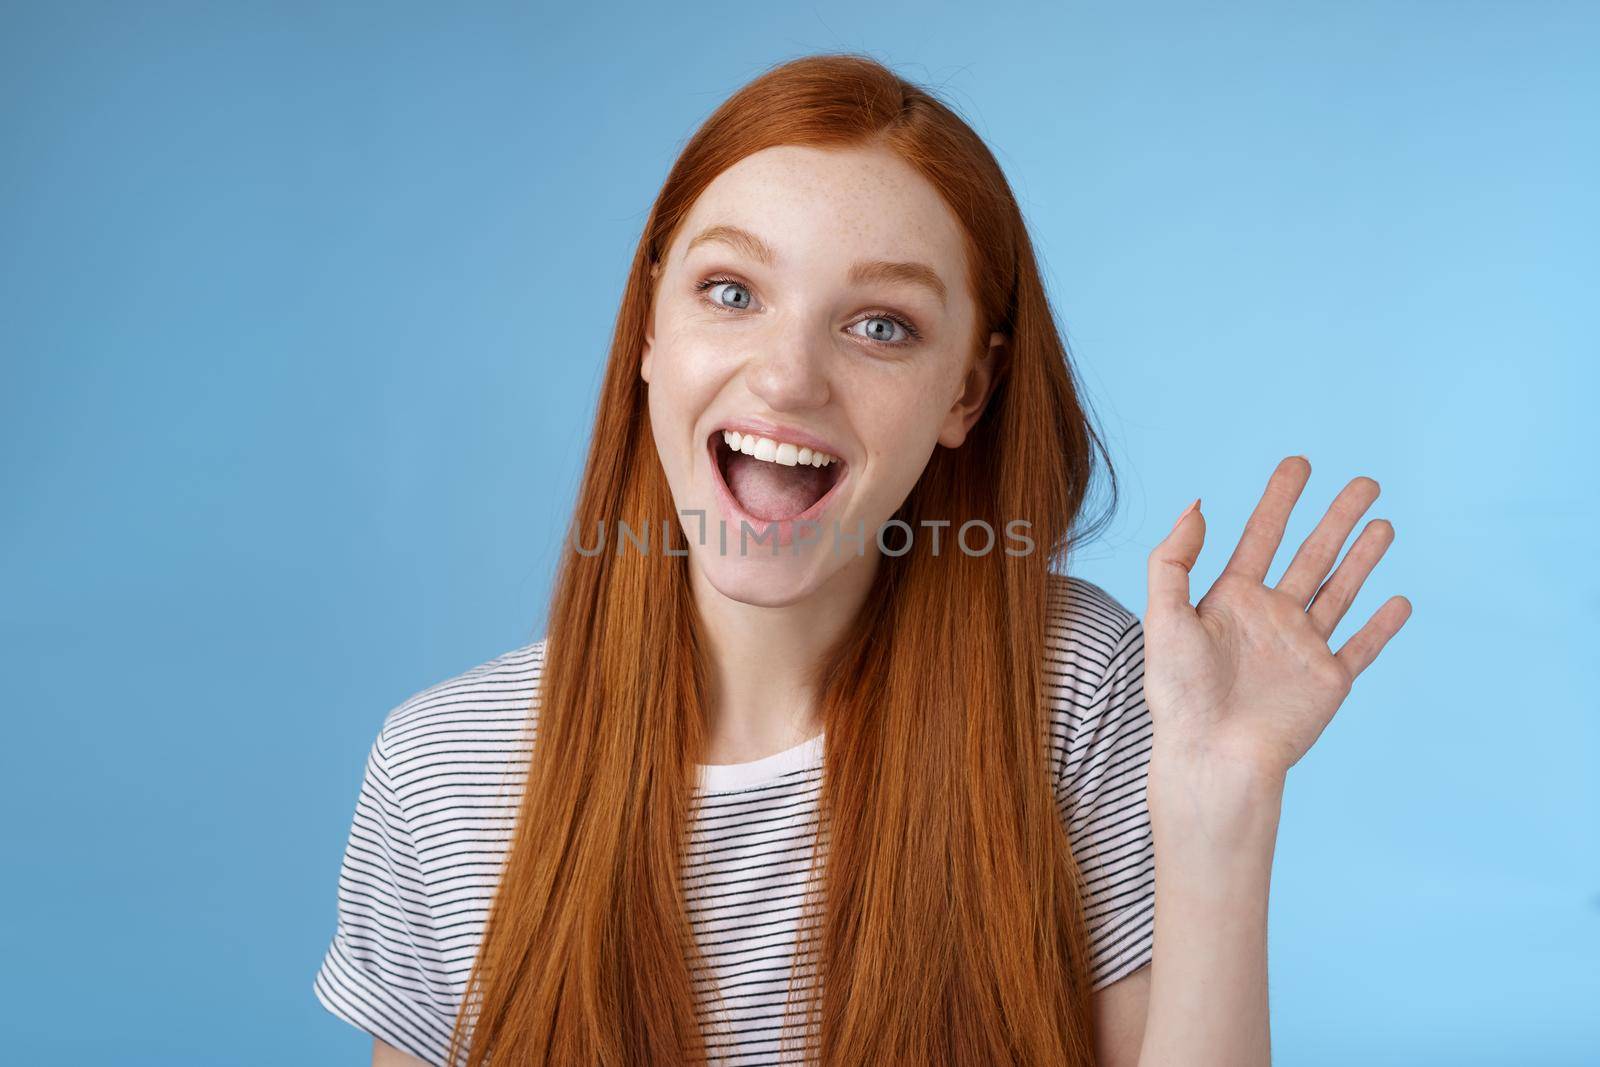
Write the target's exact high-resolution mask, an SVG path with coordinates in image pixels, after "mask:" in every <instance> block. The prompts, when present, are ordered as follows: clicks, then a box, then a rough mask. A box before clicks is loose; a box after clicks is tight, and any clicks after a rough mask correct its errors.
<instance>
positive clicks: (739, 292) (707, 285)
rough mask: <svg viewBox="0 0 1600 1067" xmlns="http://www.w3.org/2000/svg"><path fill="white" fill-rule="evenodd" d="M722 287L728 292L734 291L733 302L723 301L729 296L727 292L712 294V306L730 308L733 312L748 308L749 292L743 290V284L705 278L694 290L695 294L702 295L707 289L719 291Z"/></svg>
mask: <svg viewBox="0 0 1600 1067" xmlns="http://www.w3.org/2000/svg"><path fill="white" fill-rule="evenodd" d="M722 286H728V288H729V290H733V291H734V295H733V300H732V301H731V302H730V301H728V300H726V299H723V298H724V297H726V296H728V295H729V294H728V291H724V292H722V293H720V294H718V293H715V292H714V293H712V295H711V302H712V303H713V304H716V305H718V306H719V307H725V308H730V309H732V310H734V311H743V310H744V309H745V308H747V307H749V306H750V290H749V289H747V288H745V285H744V283H743V282H736V281H734V280H733V279H732V278H707V279H706V280H705V281H703V282H700V283H699V284H698V285H696V286H695V287H694V290H695V292H697V293H703V292H705V291H706V290H707V289H719V288H721V287H722Z"/></svg>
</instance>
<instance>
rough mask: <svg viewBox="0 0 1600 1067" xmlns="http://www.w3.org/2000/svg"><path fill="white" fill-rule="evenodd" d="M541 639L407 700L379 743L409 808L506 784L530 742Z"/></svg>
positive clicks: (391, 780)
mask: <svg viewBox="0 0 1600 1067" xmlns="http://www.w3.org/2000/svg"><path fill="white" fill-rule="evenodd" d="M544 645H545V642H544V640H543V639H540V640H538V641H534V642H531V643H529V644H526V645H522V646H519V647H517V648H514V649H511V650H509V651H507V652H503V653H501V654H500V655H498V656H495V657H494V658H493V659H490V660H486V661H484V662H483V663H480V664H478V665H477V666H475V667H472V668H470V669H468V670H465V671H462V672H461V673H459V674H456V675H454V676H452V677H450V678H446V679H444V680H443V681H440V682H437V683H435V684H433V685H430V686H428V687H427V688H426V689H423V690H421V691H419V692H417V693H414V694H412V695H411V696H410V697H407V698H406V699H405V700H404V701H402V702H401V703H400V704H399V705H397V706H396V707H395V708H394V709H393V710H391V711H390V712H389V713H388V715H387V716H385V718H384V721H383V727H382V729H381V730H380V731H379V733H378V738H377V742H376V745H375V746H374V752H375V757H376V758H377V759H378V760H379V762H380V765H381V769H382V771H383V773H384V776H385V778H386V780H387V784H388V785H389V786H390V788H391V789H392V790H393V792H394V794H395V797H396V799H397V800H398V801H399V802H400V803H401V804H402V805H403V806H405V807H406V808H407V809H409V810H415V809H416V808H417V807H418V806H426V805H429V804H431V803H436V802H442V801H448V800H450V799H451V798H452V797H456V796H459V795H460V791H461V790H462V789H466V790H468V791H472V790H474V789H482V788H497V789H498V788H500V787H503V786H504V785H506V784H507V783H508V782H509V781H511V780H512V779H513V778H514V777H515V773H516V772H517V770H519V769H520V767H521V765H522V764H523V763H524V762H525V757H526V754H527V751H528V746H529V744H530V743H531V737H532V728H533V722H534V712H535V710H536V708H535V705H536V701H537V697H538V690H539V678H540V675H541V672H542V669H543V666H544Z"/></svg>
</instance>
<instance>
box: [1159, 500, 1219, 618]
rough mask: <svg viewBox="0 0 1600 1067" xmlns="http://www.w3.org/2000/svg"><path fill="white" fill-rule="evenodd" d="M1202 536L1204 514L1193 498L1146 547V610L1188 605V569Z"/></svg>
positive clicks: (1198, 549) (1196, 556)
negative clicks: (1151, 545) (1164, 533)
mask: <svg viewBox="0 0 1600 1067" xmlns="http://www.w3.org/2000/svg"><path fill="white" fill-rule="evenodd" d="M1205 540H1206V518H1205V516H1204V515H1202V514H1200V501H1199V500H1196V501H1195V502H1194V503H1193V504H1190V505H1189V506H1188V507H1187V508H1185V509H1184V510H1183V514H1182V515H1179V516H1178V521H1177V522H1175V523H1173V525H1172V529H1171V531H1169V532H1168V533H1167V536H1166V537H1165V538H1163V539H1162V541H1161V543H1160V544H1158V545H1156V547H1155V548H1153V549H1151V550H1150V561H1149V576H1148V582H1149V594H1148V600H1149V606H1148V608H1147V610H1148V611H1152V612H1155V611H1176V610H1178V609H1181V608H1187V607H1188V606H1189V572H1190V570H1192V569H1193V568H1194V565H1195V561H1196V560H1198V559H1199V558H1200V546H1201V545H1203V544H1205Z"/></svg>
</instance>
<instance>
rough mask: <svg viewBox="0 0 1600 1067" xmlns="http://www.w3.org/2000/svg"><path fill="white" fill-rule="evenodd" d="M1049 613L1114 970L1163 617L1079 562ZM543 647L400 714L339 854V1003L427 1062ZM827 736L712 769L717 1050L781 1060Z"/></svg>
mask: <svg viewBox="0 0 1600 1067" xmlns="http://www.w3.org/2000/svg"><path fill="white" fill-rule="evenodd" d="M1048 621H1049V628H1048V631H1047V633H1048V639H1047V642H1046V646H1047V651H1046V670H1045V681H1046V684H1047V686H1048V687H1049V696H1048V699H1049V704H1050V708H1051V724H1052V725H1051V737H1052V750H1053V767H1054V773H1055V775H1056V796H1057V800H1058V805H1059V808H1060V811H1061V816H1062V818H1063V819H1064V820H1065V822H1066V826H1067V830H1068V834H1069V836H1070V838H1071V840H1072V843H1073V852H1074V855H1075V856H1076V857H1077V860H1078V864H1079V867H1080V870H1081V871H1082V874H1083V877H1084V881H1085V884H1086V887H1087V896H1086V900H1085V910H1086V914H1087V918H1088V923H1089V932H1090V943H1091V952H1092V958H1091V960H1090V966H1091V970H1092V973H1093V975H1094V987H1095V988H1096V989H1099V988H1101V987H1103V986H1105V985H1107V984H1109V983H1111V982H1114V981H1116V980H1117V979H1118V978H1121V977H1123V976H1125V975H1127V974H1129V973H1130V972H1132V971H1134V970H1136V969H1138V968H1139V967H1141V966H1143V965H1144V964H1146V963H1148V962H1149V961H1150V955H1151V946H1152V938H1153V928H1154V927H1153V924H1154V918H1155V864H1154V850H1153V845H1152V841H1151V836H1150V823H1149V813H1148V810H1147V808H1146V804H1145V792H1144V790H1145V776H1146V769H1147V767H1148V765H1149V759H1150V737H1151V726H1150V714H1149V711H1148V710H1147V709H1146V707H1145V702H1144V685H1143V679H1144V631H1143V626H1142V624H1141V622H1140V620H1139V618H1138V617H1137V616H1135V615H1134V614H1133V613H1132V612H1130V611H1128V610H1127V609H1126V608H1125V607H1123V606H1122V604H1121V603H1120V602H1118V601H1117V600H1116V599H1115V598H1114V597H1112V596H1111V595H1110V594H1109V593H1107V592H1106V591H1105V590H1104V589H1102V588H1100V587H1099V586H1098V585H1095V584H1093V583H1092V582H1089V581H1086V580H1084V579H1081V578H1077V577H1065V576H1059V575H1054V576H1052V578H1051V586H1050V609H1049V620H1048ZM543 653H544V642H543V641H542V640H541V641H536V642H534V643H532V644H529V645H525V646H523V647H521V648H517V649H513V650H511V651H509V652H506V653H504V654H503V655H500V656H497V657H496V658H494V659H492V660H489V661H488V662H486V663H483V664H480V665H478V666H477V667H474V668H472V669H471V670H468V671H466V672H464V673H462V674H460V675H457V676H456V677H454V678H451V679H449V680H447V681H444V682H440V683H439V684H437V685H434V686H432V687H431V688H428V689H425V690H423V691H422V692H420V693H417V694H416V695H414V696H412V697H410V698H409V699H407V700H406V701H404V702H403V703H402V704H400V705H399V706H398V707H396V708H395V709H394V710H393V711H391V712H390V713H389V715H388V716H387V718H386V719H385V720H384V724H383V728H382V730H381V731H380V732H379V734H378V737H377V740H376V742H375V743H374V744H373V746H372V750H371V753H370V755H369V757H368V760H367V766H366V774H365V777H364V779H363V781H362V784H361V792H360V795H359V797H358V798H357V801H356V810H355V818H354V821H353V824H352V826H351V828H350V838H349V845H348V847H347V849H346V851H345V855H344V861H343V865H342V867H341V870H340V872H339V893H338V924H337V928H336V930H335V933H334V936H333V941H332V943H331V944H330V945H329V947H328V950H327V954H326V955H325V957H324V958H323V961H322V966H321V968H320V970H319V971H318V972H317V976H316V981H315V989H316V994H317V997H318V998H319V999H320V1000H321V1001H322V1003H323V1005H324V1006H326V1007H327V1009H328V1010H329V1011H331V1012H333V1013H334V1014H335V1015H338V1016H340V1017H341V1018H343V1019H345V1020H347V1021H348V1022H350V1023H352V1024H353V1025H355V1026H357V1027H359V1028H361V1029H362V1030H365V1031H366V1032H367V1033H369V1034H372V1035H373V1036H375V1037H378V1038H381V1039H382V1040H383V1041H385V1042H386V1043H388V1044H390V1045H392V1046H394V1047H395V1048H397V1049H400V1050H402V1051H405V1052H409V1053H410V1054H411V1055H413V1056H416V1057H417V1058H419V1059H421V1060H423V1061H424V1062H427V1063H432V1064H440V1065H443V1064H445V1063H446V1052H447V1048H448V1045H449V1041H450V1031H451V1027H452V1026H453V1024H454V1022H455V1017H456V1014H457V1012H458V1011H459V1009H460V1006H461V1001H462V997H463V994H464V991H465V986H466V980H467V975H468V972H469V971H470V970H471V967H472V962H473V959H474V957H475V956H476V954H477V951H478V946H479V943H480V941H481V940H482V937H483V927H484V921H485V919H486V917H487V914H488V908H489V904H490V901H491V899H492V897H493V894H494V890H495V885H496V882H497V880H498V878H499V874H500V870H501V866H502V864H503V862H504V858H505V852H506V848H507V846H508V843H509V841H510V836H511V831H512V828H513V826H514V823H515V819H516V814H517V804H518V800H519V798H520V788H521V775H522V774H523V773H525V771H526V767H527V759H528V755H529V748H528V742H527V738H528V736H529V730H528V726H529V723H530V719H529V716H530V707H531V706H532V702H533V699H534V696H535V692H536V688H537V685H538V681H539V671H540V667H541V665H542V663H543ZM822 754H823V745H822V737H821V736H820V735H819V736H817V737H814V738H812V739H811V740H809V741H806V742H804V743H802V744H799V745H796V746H795V747H793V748H790V749H788V750H786V751H783V752H779V753H776V754H774V755H771V756H768V757H766V758H764V759H759V760H755V761H753V762H749V763H739V764H719V765H702V767H701V768H700V775H701V777H700V783H701V784H700V788H699V795H700V797H701V803H700V805H699V807H698V809H697V816H696V819H695V822H694V824H693V826H692V831H691V841H692V843H691V846H690V849H689V854H688V856H687V857H686V858H685V863H684V879H685V881H684V885H685V892H686V895H687V897H688V899H689V907H690V921H691V924H692V926H693V929H694V933H695V938H696V941H697V943H698V944H699V945H700V947H701V950H702V952H703V953H704V954H705V956H706V959H707V967H708V971H709V973H705V972H702V974H701V975H700V976H699V977H700V980H701V981H702V983H714V986H715V989H716V990H718V991H720V993H721V1002H722V1004H723V1005H725V1007H726V1014H725V1015H724V1014H716V1013H713V1012H712V1011H711V1010H710V1006H711V1005H712V1004H713V1003H714V1002H715V998H708V997H702V1009H701V1025H702V1028H703V1031H704V1033H705V1035H706V1044H707V1052H708V1053H709V1057H710V1060H711V1062H712V1063H714V1064H739V1065H751V1064H771V1063H778V1062H780V1059H779V1056H778V1047H779V1039H780V1037H782V1036H783V1033H782V1030H781V1027H782V1024H783V1010H784V1000H785V995H786V992H787V990H788V982H789V967H790V964H791V963H792V962H793V951H794V948H795V932H796V930H797V929H798V921H799V919H800V915H801V908H802V904H803V903H804V891H805V889H806V888H807V886H806V881H807V875H808V872H809V870H810V861H811V843H812V837H813V834H814V832H815V830H816V826H817V801H818V797H819V788H820V785H821V772H822ZM797 980H804V976H803V975H802V976H800V977H799V978H797ZM702 988H703V989H706V988H709V985H705V984H703V986H702ZM790 1036H791V1037H792V1036H793V1035H792V1034H791V1035H790Z"/></svg>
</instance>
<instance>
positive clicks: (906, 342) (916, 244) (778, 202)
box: [640, 145, 1001, 606]
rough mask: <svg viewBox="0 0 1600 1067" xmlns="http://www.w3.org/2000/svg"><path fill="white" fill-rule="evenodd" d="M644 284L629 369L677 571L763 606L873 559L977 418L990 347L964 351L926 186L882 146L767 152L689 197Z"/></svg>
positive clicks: (963, 327)
mask: <svg viewBox="0 0 1600 1067" xmlns="http://www.w3.org/2000/svg"><path fill="white" fill-rule="evenodd" d="M655 286H656V288H655V301H654V307H653V312H652V318H651V324H650V328H649V330H648V334H647V341H646V344H645V349H644V353H643V358H642V361H641V364H640V373H641V374H642V375H643V377H644V380H645V381H646V382H647V383H649V388H648V393H649V404H650V420H651V424H652V427H653V430H654V435H655V444H656V449H657V451H658V452H659V454H660V457H661V463H662V466H663V467H664V469H665V471H666V476H667V480H668V483H669V485H670V486H671V490H672V496H673V500H674V502H675V504H676V507H677V509H678V511H679V513H680V519H681V524H682V527H683V530H684V533H685V535H686V538H687V541H688V544H689V546H690V547H689V552H690V560H691V563H692V564H693V565H694V566H697V567H699V568H700V570H701V572H702V574H703V575H704V577H705V578H706V579H707V581H709V582H710V584H711V585H712V586H713V587H715V588H716V589H717V590H718V591H719V592H720V593H722V594H723V595H725V596H727V597H730V598H732V599H734V600H738V601H741V602H743V603H747V604H760V605H768V606H778V605H784V604H790V603H794V602H796V601H798V600H800V599H802V598H804V597H806V596H809V595H810V594H812V593H814V592H816V591H817V590H818V589H820V588H821V587H823V586H824V585H826V584H827V583H828V582H829V581H830V580H832V579H834V578H835V577H836V576H838V575H839V574H841V573H842V572H844V571H846V570H847V569H859V568H863V567H866V568H870V567H872V566H874V565H875V563H876V557H877V555H878V552H879V548H878V544H877V533H878V530H879V527H880V526H881V525H882V524H883V523H884V522H885V521H886V520H888V519H889V518H890V517H891V516H893V514H894V512H895V511H896V510H897V509H898V508H899V507H900V505H901V504H902V503H903V502H904V501H905V499H906V497H907V495H909V493H910V492H911V489H912V488H913V486H914V485H915V484H916V482H917V479H918V478H919V477H920V476H921V474H922V471H923V469H924V468H925V467H926V466H927V463H928V460H929V457H930V456H931V455H932V453H933V450H934V448H936V447H945V448H958V447H960V446H961V444H962V443H963V442H964V441H965V440H966V437H967V433H968V431H969V430H970V429H971V427H972V425H973V423H975V422H976V421H977V419H978V417H979V415H981V414H982V409H983V404H984V402H985V401H986V400H987V398H988V394H989V388H990V384H991V380H992V376H991V373H990V368H991V367H992V366H993V363H994V359H995V355H996V352H995V351H994V346H995V345H998V344H999V343H1000V341H1001V337H1000V335H997V334H996V335H991V336H990V347H988V348H985V349H980V350H978V351H974V350H972V347H971V338H972V336H973V331H974V328H975V325H976V315H977V309H976V306H975V304H974V302H973V300H972V296H971V293H970V291H969V289H968V286H967V262H966V252H965V248H964V245H963V231H962V229H961V224H960V223H959V222H958V221H957V219H956V218H955V216H954V214H953V213H952V212H951V211H950V209H949V208H948V207H947V206H946V205H945V203H944V201H943V199H942V198H941V197H940V196H939V194H938V192H937V190H935V189H934V187H933V186H932V185H931V184H930V183H929V182H928V181H927V180H926V179H924V178H923V177H922V176H921V175H920V174H918V173H917V172H916V171H915V170H913V169H912V168H911V167H910V165H908V164H906V163H905V162H903V161H902V160H901V159H900V158H899V157H898V156H896V155H894V154H893V152H891V151H890V150H888V149H886V148H882V147H877V146H873V147H868V148H851V149H814V148H803V147H798V146H792V145H784V146H779V147H775V148H769V149H766V150H764V151H761V152H758V153H756V154H754V155H751V156H747V157H745V158H744V159H743V160H741V161H740V162H739V163H737V164H735V165H734V166H732V167H730V168H728V169H727V170H726V171H724V172H723V173H722V174H720V175H718V177H717V178H716V179H715V180H714V181H713V182H712V183H711V184H710V185H709V186H708V187H707V188H706V189H705V191H704V192H703V193H702V194H701V196H700V198H699V200H697V201H696V202H695V204H694V206H693V208H692V209H691V211H690V212H689V215H688V217H687V218H686V219H685V221H684V224H683V225H682V226H681V227H680V229H679V232H678V234H677V235H676V236H675V238H674V241H673V245H672V247H671V248H669V249H668V250H667V251H666V253H665V257H664V259H663V262H662V263H660V264H658V266H657V272H656V276H655ZM695 511H698V512H701V513H703V515H704V523H703V525H702V520H701V519H700V518H699V517H698V516H696V515H694V514H683V513H685V512H690V513H692V512H695ZM953 518H956V517H953ZM836 528H837V530H838V531H839V533H840V535H841V536H840V537H838V538H836V537H835V529H836ZM862 531H864V532H865V536H864V541H858V540H856V537H857V535H858V534H860V533H862ZM903 533H904V532H903V531H896V530H895V529H893V528H891V529H890V530H889V531H888V532H887V533H886V534H885V536H884V543H885V544H887V545H888V546H889V547H890V548H891V549H895V550H898V546H899V545H900V544H901V543H902V538H903ZM924 535H925V534H924ZM724 538H725V539H724ZM863 543H864V546H865V547H864V554H862V555H858V548H857V546H858V545H859V544H863ZM724 545H725V547H724Z"/></svg>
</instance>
